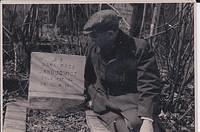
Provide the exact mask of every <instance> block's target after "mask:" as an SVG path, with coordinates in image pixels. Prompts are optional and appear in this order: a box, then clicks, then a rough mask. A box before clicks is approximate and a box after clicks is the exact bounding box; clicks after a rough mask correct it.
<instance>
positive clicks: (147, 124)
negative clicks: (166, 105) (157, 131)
mask: <svg viewBox="0 0 200 132" xmlns="http://www.w3.org/2000/svg"><path fill="white" fill-rule="evenodd" d="M140 132H153V122H152V121H149V120H143V123H142V126H141V128H140Z"/></svg>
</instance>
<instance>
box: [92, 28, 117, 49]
mask: <svg viewBox="0 0 200 132" xmlns="http://www.w3.org/2000/svg"><path fill="white" fill-rule="evenodd" d="M110 32H113V31H105V32H92V33H90V34H89V38H90V39H91V40H92V41H93V42H94V43H95V44H96V45H97V46H99V47H100V48H101V49H105V48H106V47H109V46H111V45H112V44H113V42H114V38H113V35H112V33H110Z"/></svg>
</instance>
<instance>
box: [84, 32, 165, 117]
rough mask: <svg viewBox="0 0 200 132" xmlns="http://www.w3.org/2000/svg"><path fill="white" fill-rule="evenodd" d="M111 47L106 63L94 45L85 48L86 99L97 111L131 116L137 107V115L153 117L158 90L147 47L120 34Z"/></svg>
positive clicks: (156, 69)
mask: <svg viewBox="0 0 200 132" xmlns="http://www.w3.org/2000/svg"><path fill="white" fill-rule="evenodd" d="M114 45H115V46H114V48H113V49H112V50H111V51H110V55H109V56H108V58H109V59H108V61H106V62H105V61H103V59H102V58H101V55H100V53H99V49H98V48H97V47H96V46H95V45H93V44H91V45H90V46H89V48H88V52H87V60H86V66H85V88H86V89H85V94H86V95H87V97H88V100H90V99H91V100H92V101H93V108H94V110H96V112H101V111H106V110H108V109H115V110H119V111H120V112H122V113H123V112H124V111H127V110H128V111H130V112H128V114H129V113H130V114H131V109H135V108H137V109H138V116H143V117H149V118H153V114H154V113H155V111H156V113H158V110H156V108H158V103H159V95H160V89H161V87H160V79H159V72H158V68H157V65H156V61H155V57H154V53H153V51H152V50H151V48H150V45H149V44H148V43H147V42H146V41H145V40H141V39H137V38H131V37H129V36H128V35H126V34H125V33H123V32H122V31H120V32H119V34H118V37H117V39H116V41H115V43H114ZM93 90H94V91H93ZM97 95H99V96H97ZM99 108H100V109H99ZM126 113H127V112H126Z"/></svg>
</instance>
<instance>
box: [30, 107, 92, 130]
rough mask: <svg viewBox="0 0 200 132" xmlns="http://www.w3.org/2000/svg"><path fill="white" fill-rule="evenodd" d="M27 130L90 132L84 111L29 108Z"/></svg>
mask: <svg viewBox="0 0 200 132" xmlns="http://www.w3.org/2000/svg"><path fill="white" fill-rule="evenodd" d="M28 113H29V114H28V115H27V131H26V132H89V128H88V126H87V124H86V115H85V112H84V111H76V112H67V111H66V113H62V114H58V113H55V112H54V113H53V112H51V111H47V110H33V109H31V110H29V112H28Z"/></svg>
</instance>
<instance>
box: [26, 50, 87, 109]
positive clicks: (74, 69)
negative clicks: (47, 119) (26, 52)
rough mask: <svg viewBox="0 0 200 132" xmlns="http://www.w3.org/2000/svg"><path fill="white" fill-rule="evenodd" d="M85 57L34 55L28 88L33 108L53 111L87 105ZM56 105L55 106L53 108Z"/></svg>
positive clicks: (38, 53) (49, 54)
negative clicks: (85, 98)
mask: <svg viewBox="0 0 200 132" xmlns="http://www.w3.org/2000/svg"><path fill="white" fill-rule="evenodd" d="M84 67H85V57H84V56H77V55H65V54H53V53H40V52H33V53H32V54H31V72H30V84H29V101H30V107H33V108H34V107H36V108H39V109H53V107H56V108H58V107H59V104H60V106H63V105H64V106H65V105H70V107H72V106H73V105H79V104H81V103H82V102H83V101H84V97H83V92H84ZM52 105H53V106H52Z"/></svg>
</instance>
